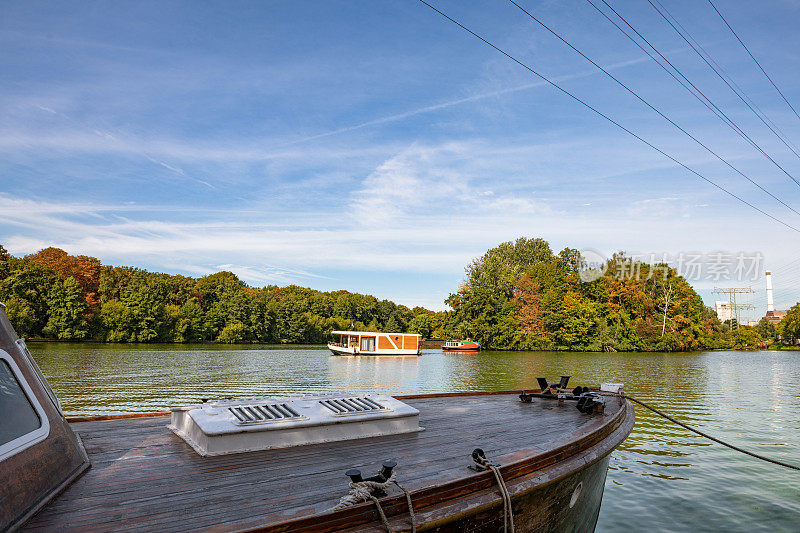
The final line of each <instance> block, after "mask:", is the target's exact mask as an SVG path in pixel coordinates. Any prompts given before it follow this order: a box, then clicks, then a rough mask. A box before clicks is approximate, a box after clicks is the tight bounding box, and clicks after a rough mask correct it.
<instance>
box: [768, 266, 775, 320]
mask: <svg viewBox="0 0 800 533" xmlns="http://www.w3.org/2000/svg"><path fill="white" fill-rule="evenodd" d="M766 278H767V313H770V312H772V311H775V302H774V301H773V300H772V272H770V271H769V270H767V272H766Z"/></svg>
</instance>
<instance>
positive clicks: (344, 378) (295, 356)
mask: <svg viewBox="0 0 800 533" xmlns="http://www.w3.org/2000/svg"><path fill="white" fill-rule="evenodd" d="M30 348H31V351H32V352H33V354H34V356H35V357H36V360H37V361H38V362H39V364H40V365H41V367H42V370H43V372H44V373H45V375H46V376H47V378H48V379H49V380H50V383H51V385H52V386H53V389H54V390H55V391H56V393H57V394H58V396H59V398H60V399H61V402H62V404H63V406H64V409H65V410H66V411H67V412H68V413H70V414H100V413H128V412H146V411H160V410H165V409H167V408H169V407H172V406H176V405H182V404H187V403H194V402H197V401H198V400H199V399H200V398H221V397H227V396H253V395H267V394H281V393H290V392H306V391H356V392H362V391H363V392H368V391H378V392H386V393H423V392H440V391H480V390H503V389H521V388H534V387H535V383H536V381H535V378H536V376H541V375H543V376H547V377H549V378H551V379H555V378H556V377H557V376H559V375H561V374H570V375H572V376H573V377H572V381H571V382H570V384H572V385H597V384H599V383H600V382H601V381H619V382H623V383H625V389H626V391H627V392H628V393H629V394H630V395H631V396H634V397H636V398H638V399H641V400H643V401H646V402H648V403H652V405H654V406H656V407H660V408H662V410H665V411H667V412H668V413H671V414H674V415H676V417H677V418H678V419H680V420H682V421H684V422H686V423H688V424H691V425H694V426H696V427H698V428H701V429H703V430H705V431H706V432H708V433H711V434H713V435H716V436H718V437H720V438H722V439H725V440H727V441H729V442H732V443H734V444H737V445H739V446H741V447H744V448H746V449H750V450H753V451H755V452H757V453H760V454H763V455H768V456H770V457H774V458H777V459H780V460H783V461H785V462H791V463H794V464H800V352H709V353H696V354H627V353H626V354H620V353H617V354H581V353H550V352H517V353H505V352H482V353H480V354H477V355H456V354H443V353H441V352H439V351H436V350H427V351H425V352H424V353H423V356H422V357H419V358H417V357H376V358H367V357H362V358H358V357H330V356H329V352H328V351H327V350H325V349H324V348H321V347H319V348H317V347H286V346H280V347H275V346H252V345H251V346H232V347H227V346H175V345H110V344H109V345H103V344H50V343H30ZM636 417H637V420H636V427H635V428H634V430H633V433H631V435H630V437H628V439H627V440H626V441H625V442H624V443H623V444H622V445H621V446H620V448H618V449H617V450H616V451H615V452H614V454H613V455H612V459H611V470H610V471H609V473H608V479H607V481H606V489H605V496H604V498H603V507H602V510H601V511H600V521H599V523H598V527H597V530H598V531H639V530H644V529H648V530H652V531H689V530H691V531H748V532H752V531H792V532H800V473H799V472H796V471H792V470H787V469H784V468H780V467H777V466H772V465H769V464H766V463H762V462H760V461H757V460H754V459H751V458H748V457H746V456H743V455H740V454H737V453H735V452H733V451H731V450H729V449H727V448H724V447H722V446H719V445H717V444H713V443H711V442H709V441H706V440H704V439H702V438H700V437H697V436H695V435H693V434H691V433H688V432H686V431H685V430H683V429H682V428H679V427H676V426H674V425H672V424H671V423H669V422H667V421H666V420H663V419H661V418H659V417H656V416H655V415H653V414H651V413H650V412H649V411H647V410H644V409H643V408H639V407H637V408H636Z"/></svg>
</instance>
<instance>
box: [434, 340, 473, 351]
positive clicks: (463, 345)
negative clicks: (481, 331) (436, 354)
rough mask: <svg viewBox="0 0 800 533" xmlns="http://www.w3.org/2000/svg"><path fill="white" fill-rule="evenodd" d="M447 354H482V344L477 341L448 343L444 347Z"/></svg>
mask: <svg viewBox="0 0 800 533" xmlns="http://www.w3.org/2000/svg"><path fill="white" fill-rule="evenodd" d="M442 350H444V351H445V352H480V351H481V343H479V342H475V341H470V340H466V341H447V342H445V343H444V344H443V345H442Z"/></svg>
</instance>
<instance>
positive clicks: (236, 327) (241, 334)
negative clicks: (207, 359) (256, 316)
mask: <svg viewBox="0 0 800 533" xmlns="http://www.w3.org/2000/svg"><path fill="white" fill-rule="evenodd" d="M246 336H247V327H246V326H245V325H244V324H242V323H240V322H234V323H232V324H228V325H227V326H225V327H224V328H223V329H222V331H221V332H220V334H219V337H217V342H222V343H226V344H235V343H237V342H242V341H243V340H245V338H246Z"/></svg>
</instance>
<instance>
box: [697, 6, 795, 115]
mask: <svg viewBox="0 0 800 533" xmlns="http://www.w3.org/2000/svg"><path fill="white" fill-rule="evenodd" d="M708 3H709V4H711V7H713V8H714V11H716V12H717V15H719V18H721V19H722V22H724V23H725V25H726V26H727V27H728V29H729V30H731V33H732V34H733V36H734V37H736V40H737V41H739V44H741V45H742V48H744V49H745V51H746V52H747V55H749V56H750V59H752V60H753V62H754V63H755V64H756V66H758V68H759V70H761V72H763V73H764V76H766V78H767V79H768V80H769V82H770V83H771V84H772V86H773V87H775V90H776V91H778V94H779V95H781V98H783V101H784V102H786V105H788V106H789V109H791V110H792V112H793V113H794V116H796V117H797V118H798V119H800V115H798V114H797V110H796V109H795V108H794V106H793V105H792V104H791V102H789V100H788V99H787V98H786V96H784V94H783V92H782V91H781V90H780V89H779V88H778V86H777V85H776V84H775V82H774V81H773V79H772V78H771V77H770V75H769V74H767V71H766V70H764V67H762V66H761V63H759V62H758V59H756V58H755V56H753V54H752V53H751V52H750V49H749V48H747V45H746V44H744V41H742V39H741V38H739V35H738V34H737V33H736V32H735V31H733V28H732V27H731V25H730V24H728V21H727V20H725V17H724V16H722V13H720V11H719V9H717V6H715V5H714V2H712V1H711V0H708Z"/></svg>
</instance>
